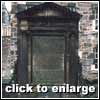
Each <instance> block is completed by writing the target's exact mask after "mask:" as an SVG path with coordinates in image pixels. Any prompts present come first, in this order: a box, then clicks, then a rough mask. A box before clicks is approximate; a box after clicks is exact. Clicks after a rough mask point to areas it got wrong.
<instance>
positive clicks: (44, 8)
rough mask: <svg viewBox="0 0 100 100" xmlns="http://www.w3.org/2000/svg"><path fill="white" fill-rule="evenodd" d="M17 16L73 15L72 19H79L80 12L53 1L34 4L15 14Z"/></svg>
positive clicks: (67, 16) (68, 16)
mask: <svg viewBox="0 0 100 100" xmlns="http://www.w3.org/2000/svg"><path fill="white" fill-rule="evenodd" d="M16 15H17V17H18V18H22V17H38V16H41V17H43V16H45V17H46V16H56V17H57V16H58V17H66V18H70V17H73V18H74V19H80V17H81V16H80V14H78V13H77V12H73V11H70V10H69V9H67V8H66V7H62V6H60V5H58V4H56V3H53V2H46V3H43V4H40V5H36V6H34V7H32V8H29V9H27V10H25V11H22V12H19V13H17V14H16Z"/></svg>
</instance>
